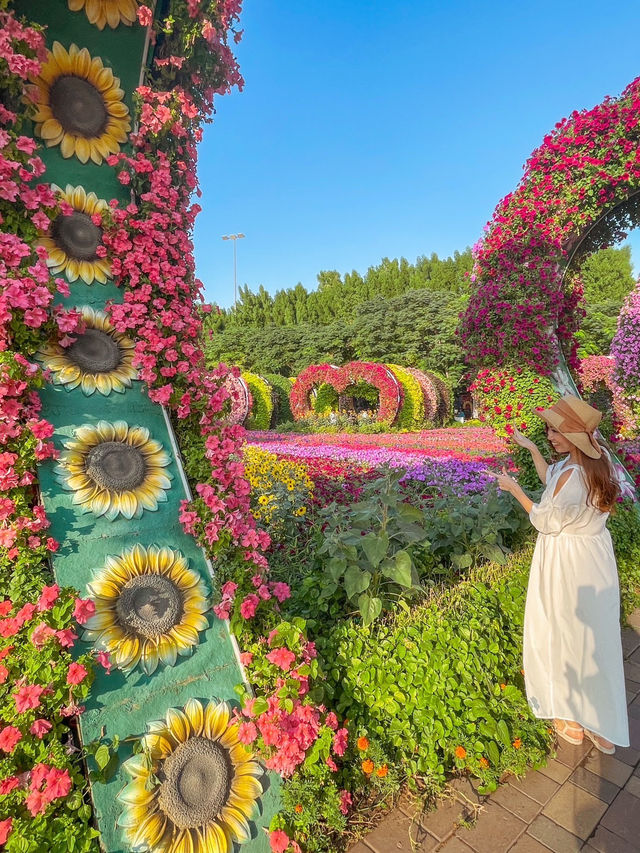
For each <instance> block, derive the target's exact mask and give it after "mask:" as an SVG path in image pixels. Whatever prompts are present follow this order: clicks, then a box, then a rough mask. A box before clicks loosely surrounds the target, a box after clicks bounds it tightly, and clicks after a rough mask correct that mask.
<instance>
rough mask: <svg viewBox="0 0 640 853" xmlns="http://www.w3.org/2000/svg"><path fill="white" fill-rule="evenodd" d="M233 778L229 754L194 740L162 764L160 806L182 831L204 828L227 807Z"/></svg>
mask: <svg viewBox="0 0 640 853" xmlns="http://www.w3.org/2000/svg"><path fill="white" fill-rule="evenodd" d="M232 776H233V770H232V766H231V760H230V758H229V753H228V752H227V750H226V749H225V748H224V747H223V746H221V745H220V744H219V743H218V742H217V741H212V740H208V739H207V738H204V737H191V738H189V740H187V741H185V743H181V744H180V745H179V746H178V747H177V749H176V750H175V751H174V752H172V753H171V755H170V756H169V757H168V758H167V759H166V760H165V761H163V762H162V766H161V768H160V769H159V771H158V777H159V778H160V780H161V781H162V785H161V787H160V796H159V799H158V805H159V806H160V808H161V809H162V811H163V812H164V813H165V814H166V816H167V817H168V818H169V819H170V820H171V821H172V822H173V823H174V824H175V825H176V826H177V827H178V828H179V829H194V828H195V827H198V826H204V825H206V824H207V823H209V822H210V821H212V820H215V818H216V817H217V816H218V814H219V813H220V810H221V809H222V807H223V806H224V805H225V803H226V801H227V798H228V796H229V791H230V790H231V779H232Z"/></svg>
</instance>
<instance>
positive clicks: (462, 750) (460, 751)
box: [456, 746, 467, 758]
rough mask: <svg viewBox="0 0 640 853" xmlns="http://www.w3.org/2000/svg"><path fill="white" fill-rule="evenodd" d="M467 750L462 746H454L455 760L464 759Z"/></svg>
mask: <svg viewBox="0 0 640 853" xmlns="http://www.w3.org/2000/svg"><path fill="white" fill-rule="evenodd" d="M466 757H467V750H466V749H465V748H464V746H456V758H466Z"/></svg>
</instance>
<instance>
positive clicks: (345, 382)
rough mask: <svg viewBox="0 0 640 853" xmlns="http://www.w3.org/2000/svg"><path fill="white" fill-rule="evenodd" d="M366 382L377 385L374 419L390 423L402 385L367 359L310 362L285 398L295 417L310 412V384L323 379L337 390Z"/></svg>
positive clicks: (398, 400)
mask: <svg viewBox="0 0 640 853" xmlns="http://www.w3.org/2000/svg"><path fill="white" fill-rule="evenodd" d="M358 382H366V383H368V384H369V385H372V386H373V387H374V388H377V389H378V392H379V395H380V398H379V403H378V412H377V419H378V420H380V421H388V422H389V423H393V421H394V420H395V419H396V417H397V415H398V412H399V411H400V407H401V406H402V401H403V391H402V385H401V384H400V382H398V380H397V379H396V377H395V376H394V374H393V373H392V371H391V370H390V369H389V368H388V367H387V366H386V365H384V364H375V363H373V362H370V361H350V362H349V363H348V364H345V365H343V366H342V367H334V366H333V365H330V364H312V365H310V366H309V367H307V368H306V369H305V370H303V371H302V373H300V375H299V376H298V378H297V379H296V381H295V383H294V385H293V388H292V389H291V394H290V396H289V402H290V405H291V411H292V412H293V416H294V418H295V419H296V420H300V419H301V418H304V417H307V416H308V415H310V414H311V405H310V401H309V395H310V394H311V391H312V390H313V389H314V388H317V387H318V386H319V385H322V384H323V383H326V384H327V385H331V386H332V387H333V388H335V390H336V391H337V392H338V393H339V394H341V393H342V392H343V391H345V390H346V389H347V388H349V387H350V386H351V385H356V384H357V383H358Z"/></svg>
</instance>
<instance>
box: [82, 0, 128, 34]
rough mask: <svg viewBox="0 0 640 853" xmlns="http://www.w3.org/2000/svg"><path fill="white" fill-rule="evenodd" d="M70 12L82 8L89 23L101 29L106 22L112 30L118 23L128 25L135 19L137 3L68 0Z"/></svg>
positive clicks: (126, 0)
mask: <svg viewBox="0 0 640 853" xmlns="http://www.w3.org/2000/svg"><path fill="white" fill-rule="evenodd" d="M68 4H69V9H70V10H71V11H72V12H80V11H81V10H82V9H84V11H85V13H86V15H87V18H88V19H89V23H90V24H94V25H95V26H96V27H97V28H98V29H99V30H103V29H104V28H105V25H106V24H108V25H109V26H110V27H111V29H112V30H115V28H116V27H117V26H118V24H124V25H125V26H127V27H130V26H131V24H133V23H134V21H135V20H136V16H137V12H138V4H137V2H136V0H68Z"/></svg>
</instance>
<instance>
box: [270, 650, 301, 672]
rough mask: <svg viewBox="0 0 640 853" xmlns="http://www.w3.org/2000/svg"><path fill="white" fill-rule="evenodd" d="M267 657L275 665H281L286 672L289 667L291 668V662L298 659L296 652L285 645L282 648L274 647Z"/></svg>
mask: <svg viewBox="0 0 640 853" xmlns="http://www.w3.org/2000/svg"><path fill="white" fill-rule="evenodd" d="M266 657H267V660H268V661H270V662H271V663H272V664H274V665H275V666H278V667H280V669H281V670H283V671H284V672H288V671H289V669H291V664H292V663H293V662H294V660H295V659H296V656H295V654H294V653H293V652H291V651H289V649H286V648H284V647H283V648H280V649H273V651H271V652H269V654H268V655H267V656H266Z"/></svg>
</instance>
